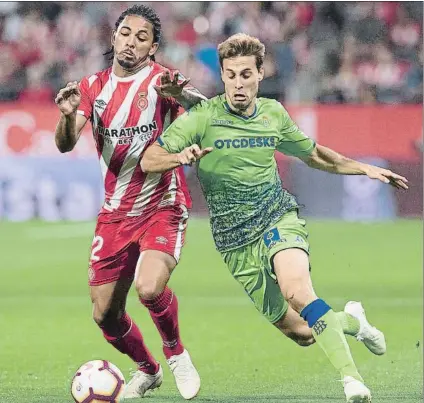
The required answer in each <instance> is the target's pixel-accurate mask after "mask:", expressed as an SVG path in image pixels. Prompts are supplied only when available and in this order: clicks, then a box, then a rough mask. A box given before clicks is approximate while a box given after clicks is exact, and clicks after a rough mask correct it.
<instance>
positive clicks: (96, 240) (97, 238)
mask: <svg viewBox="0 0 424 403" xmlns="http://www.w3.org/2000/svg"><path fill="white" fill-rule="evenodd" d="M96 243H97V245H96ZM94 245H95V246H94ZM91 246H92V250H91V258H90V260H95V261H96V262H97V261H98V260H100V257H99V256H97V255H96V253H97V252H98V251H99V250H100V249H102V247H103V237H101V236H100V235H96V236H95V237H94V239H93V243H92V245H91Z"/></svg>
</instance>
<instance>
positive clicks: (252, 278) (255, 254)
mask: <svg viewBox="0 0 424 403" xmlns="http://www.w3.org/2000/svg"><path fill="white" fill-rule="evenodd" d="M263 252H264V251H263V248H262V247H261V245H260V242H259V241H257V242H253V243H251V244H249V245H246V246H244V247H242V248H238V249H236V250H233V251H229V252H224V253H223V254H222V255H223V258H224V261H225V263H226V264H227V267H228V269H229V270H230V272H231V274H232V276H233V277H234V278H235V279H236V280H237V281H238V282H239V283H240V284H241V285H242V287H243V288H244V290H245V292H246V294H247V295H248V296H249V298H250V299H251V301H252V302H253V304H254V305H255V307H256V309H257V310H258V311H259V312H260V313H261V314H262V315H263V316H265V318H267V319H268V320H269V321H270V322H271V323H275V322H277V321H278V320H279V319H280V318H281V317H282V316H283V315H284V314H285V313H286V311H287V308H288V305H287V302H286V301H285V300H284V297H283V295H282V294H281V290H280V288H279V286H278V284H277V282H276V281H275V279H273V278H272V277H271V276H270V274H269V270H267V269H266V266H267V257H266V256H264V253H263Z"/></svg>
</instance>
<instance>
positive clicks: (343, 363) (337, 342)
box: [312, 309, 363, 382]
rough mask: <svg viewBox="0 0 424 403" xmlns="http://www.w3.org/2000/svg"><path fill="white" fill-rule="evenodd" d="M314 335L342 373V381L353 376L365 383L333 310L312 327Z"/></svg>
mask: <svg viewBox="0 0 424 403" xmlns="http://www.w3.org/2000/svg"><path fill="white" fill-rule="evenodd" d="M312 334H313V335H314V338H315V341H316V342H317V344H318V345H319V346H320V347H321V348H322V350H323V351H324V353H325V354H326V356H327V357H328V359H329V360H330V362H331V363H332V364H333V366H334V367H335V368H336V369H337V370H338V371H339V372H340V375H341V376H342V379H343V378H344V377H345V376H351V377H353V378H355V379H357V380H358V381H361V382H363V379H362V378H361V375H359V373H358V370H357V368H356V365H355V363H354V361H353V358H352V354H351V352H350V349H349V345H348V344H347V341H346V336H345V335H344V333H343V327H342V325H341V324H340V322H339V320H338V318H337V315H336V313H335V312H334V311H333V310H331V309H330V310H329V311H328V312H327V313H326V314H325V315H323V316H321V317H320V318H319V319H318V321H317V322H316V323H315V324H314V325H313V326H312Z"/></svg>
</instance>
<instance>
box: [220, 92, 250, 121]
mask: <svg viewBox="0 0 424 403" xmlns="http://www.w3.org/2000/svg"><path fill="white" fill-rule="evenodd" d="M225 100H226V101H227V104H228V106H229V107H230V109H231V111H232V112H234V113H235V114H236V115H242V116H247V117H250V116H252V115H253V113H254V112H255V106H256V98H255V99H253V100H252V102H251V103H250V105H249V107H248V108H247V109H245V110H240V109H237V108H236V107H234V106H233V104H232V103H231V101H230V100H229V99H228V97H227V96H225Z"/></svg>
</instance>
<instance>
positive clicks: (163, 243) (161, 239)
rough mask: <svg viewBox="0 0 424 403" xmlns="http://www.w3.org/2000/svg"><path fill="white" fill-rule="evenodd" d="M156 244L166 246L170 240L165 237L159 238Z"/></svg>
mask: <svg viewBox="0 0 424 403" xmlns="http://www.w3.org/2000/svg"><path fill="white" fill-rule="evenodd" d="M156 243H160V244H162V245H166V244H167V243H168V239H166V238H165V237H164V236H157V237H156Z"/></svg>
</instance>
